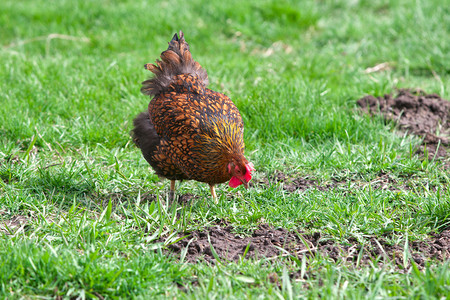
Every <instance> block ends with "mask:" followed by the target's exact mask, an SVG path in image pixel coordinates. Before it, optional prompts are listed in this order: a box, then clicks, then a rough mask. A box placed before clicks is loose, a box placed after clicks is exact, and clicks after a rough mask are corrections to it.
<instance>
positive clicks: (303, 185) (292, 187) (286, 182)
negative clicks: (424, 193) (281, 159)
mask: <svg viewBox="0 0 450 300" xmlns="http://www.w3.org/2000/svg"><path fill="white" fill-rule="evenodd" d="M406 177H408V178H410V176H409V175H408V176H406ZM349 183H351V184H352V186H353V187H354V188H364V187H366V186H368V185H370V186H371V187H372V188H373V189H381V190H391V191H401V190H409V189H411V188H410V186H408V180H400V179H399V178H395V177H393V176H392V175H391V174H390V173H385V172H380V173H379V174H378V176H377V177H376V178H374V179H373V180H371V181H365V180H357V179H354V178H348V177H347V176H344V177H340V178H338V177H336V178H332V179H331V180H329V181H328V182H326V183H320V182H319V181H318V180H317V179H315V178H314V177H311V176H309V177H302V176H298V175H287V174H285V173H283V172H281V171H277V172H275V173H274V174H273V175H268V176H267V177H264V178H262V179H259V180H254V181H251V182H250V187H255V186H263V187H267V186H270V185H271V184H280V188H281V189H283V190H285V191H287V192H290V193H296V192H297V193H298V192H304V191H306V190H308V189H315V190H319V191H329V190H332V189H334V188H338V187H342V186H345V185H347V184H349Z"/></svg>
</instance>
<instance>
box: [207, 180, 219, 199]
mask: <svg viewBox="0 0 450 300" xmlns="http://www.w3.org/2000/svg"><path fill="white" fill-rule="evenodd" d="M209 189H210V190H211V196H212V198H213V200H214V203H215V204H217V203H219V201H217V195H216V189H215V187H214V185H213V184H210V185H209Z"/></svg>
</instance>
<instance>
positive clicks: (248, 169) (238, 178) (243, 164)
mask: <svg viewBox="0 0 450 300" xmlns="http://www.w3.org/2000/svg"><path fill="white" fill-rule="evenodd" d="M252 171H255V168H254V167H253V164H252V163H251V162H248V161H247V160H246V159H245V157H242V158H239V159H233V160H232V161H231V162H230V163H229V164H228V172H229V173H230V174H231V176H232V177H231V179H230V182H229V183H228V185H229V186H231V187H232V188H236V187H238V186H240V185H241V184H243V185H244V187H245V188H246V189H247V188H248V183H249V181H250V180H251V179H252Z"/></svg>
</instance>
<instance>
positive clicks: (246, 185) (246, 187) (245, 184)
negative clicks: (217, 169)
mask: <svg viewBox="0 0 450 300" xmlns="http://www.w3.org/2000/svg"><path fill="white" fill-rule="evenodd" d="M242 184H243V185H244V187H245V189H248V181H242Z"/></svg>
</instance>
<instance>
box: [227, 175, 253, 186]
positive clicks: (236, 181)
mask: <svg viewBox="0 0 450 300" xmlns="http://www.w3.org/2000/svg"><path fill="white" fill-rule="evenodd" d="M250 178H251V176H250ZM241 184H242V181H240V180H239V178H237V177H236V176H233V177H231V179H230V182H229V183H228V185H229V186H231V187H232V188H237V187H238V186H240V185H241Z"/></svg>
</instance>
